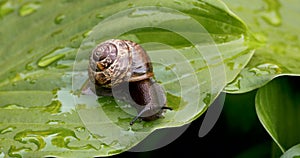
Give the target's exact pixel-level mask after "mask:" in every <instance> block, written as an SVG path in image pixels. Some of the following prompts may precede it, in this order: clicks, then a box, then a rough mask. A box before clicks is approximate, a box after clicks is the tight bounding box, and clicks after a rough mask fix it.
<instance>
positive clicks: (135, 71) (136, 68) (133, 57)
mask: <svg viewBox="0 0 300 158" xmlns="http://www.w3.org/2000/svg"><path fill="white" fill-rule="evenodd" d="M88 74H89V81H90V82H91V83H92V84H90V85H92V86H94V87H91V89H92V90H93V91H94V93H95V94H97V95H105V96H107V95H110V96H112V89H113V90H114V92H115V91H116V92H117V95H116V96H114V97H115V98H116V99H120V100H124V101H125V102H128V103H129V104H131V105H132V106H133V107H134V108H135V109H136V110H137V112H138V115H137V116H136V117H134V118H133V120H132V121H131V122H130V125H133V124H134V122H135V121H136V120H137V119H139V118H140V119H142V120H144V121H152V120H156V119H158V118H160V117H162V114H163V113H164V112H165V109H169V110H172V109H171V108H170V107H167V105H166V102H167V100H166V95H165V92H164V90H163V88H162V87H161V86H160V85H159V84H158V83H156V82H155V80H154V79H153V77H154V73H153V68H152V64H151V61H150V58H149V56H148V54H147V53H146V51H145V50H144V49H143V48H142V47H141V46H140V45H138V44H137V43H134V42H132V41H128V40H118V39H111V40H107V41H105V42H103V43H100V44H99V45H97V46H96V48H95V49H94V50H93V51H92V54H91V56H90V60H89V68H88ZM114 94H115V93H114Z"/></svg>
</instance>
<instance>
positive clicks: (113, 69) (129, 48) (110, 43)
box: [88, 39, 153, 88]
mask: <svg viewBox="0 0 300 158" xmlns="http://www.w3.org/2000/svg"><path fill="white" fill-rule="evenodd" d="M88 69H89V70H88V72H89V78H90V81H91V82H92V83H94V84H96V85H98V86H101V87H105V88H112V87H114V86H116V85H118V84H120V83H122V82H135V81H140V80H144V79H146V78H149V77H152V76H153V71H152V64H151V62H150V58H149V56H148V55H147V53H146V52H145V51H144V49H143V48H142V47H141V46H140V45H138V44H136V43H134V42H132V41H128V40H119V39H111V40H107V41H105V42H103V43H100V44H99V45H97V46H96V48H95V49H94V50H93V51H92V54H91V56H90V62H89V68H88Z"/></svg>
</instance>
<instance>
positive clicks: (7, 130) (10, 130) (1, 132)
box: [0, 126, 16, 134]
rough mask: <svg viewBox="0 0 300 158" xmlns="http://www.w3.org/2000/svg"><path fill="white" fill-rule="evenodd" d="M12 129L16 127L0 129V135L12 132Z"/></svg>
mask: <svg viewBox="0 0 300 158" xmlns="http://www.w3.org/2000/svg"><path fill="white" fill-rule="evenodd" d="M14 129H16V127H14V126H8V127H6V128H3V129H0V134H5V133H8V132H12V131H13V130H14Z"/></svg>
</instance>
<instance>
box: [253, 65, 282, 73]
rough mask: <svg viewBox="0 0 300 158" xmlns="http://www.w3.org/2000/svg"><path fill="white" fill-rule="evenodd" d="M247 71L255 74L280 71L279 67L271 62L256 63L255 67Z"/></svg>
mask: <svg viewBox="0 0 300 158" xmlns="http://www.w3.org/2000/svg"><path fill="white" fill-rule="evenodd" d="M249 71H250V72H252V73H254V74H255V75H256V76H262V75H272V74H279V73H281V69H280V67H279V66H278V65H275V64H271V63H265V64H260V65H257V66H256V67H253V68H251V69H249Z"/></svg>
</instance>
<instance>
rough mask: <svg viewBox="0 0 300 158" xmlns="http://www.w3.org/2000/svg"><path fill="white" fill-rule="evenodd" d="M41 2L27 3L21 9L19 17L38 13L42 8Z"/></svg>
mask: <svg viewBox="0 0 300 158" xmlns="http://www.w3.org/2000/svg"><path fill="white" fill-rule="evenodd" d="M40 6H41V5H40V2H30V3H25V4H24V5H22V6H21V8H20V9H19V15H20V16H27V15H30V14H32V13H34V12H36V11H37V9H38V8H39V7H40Z"/></svg>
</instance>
